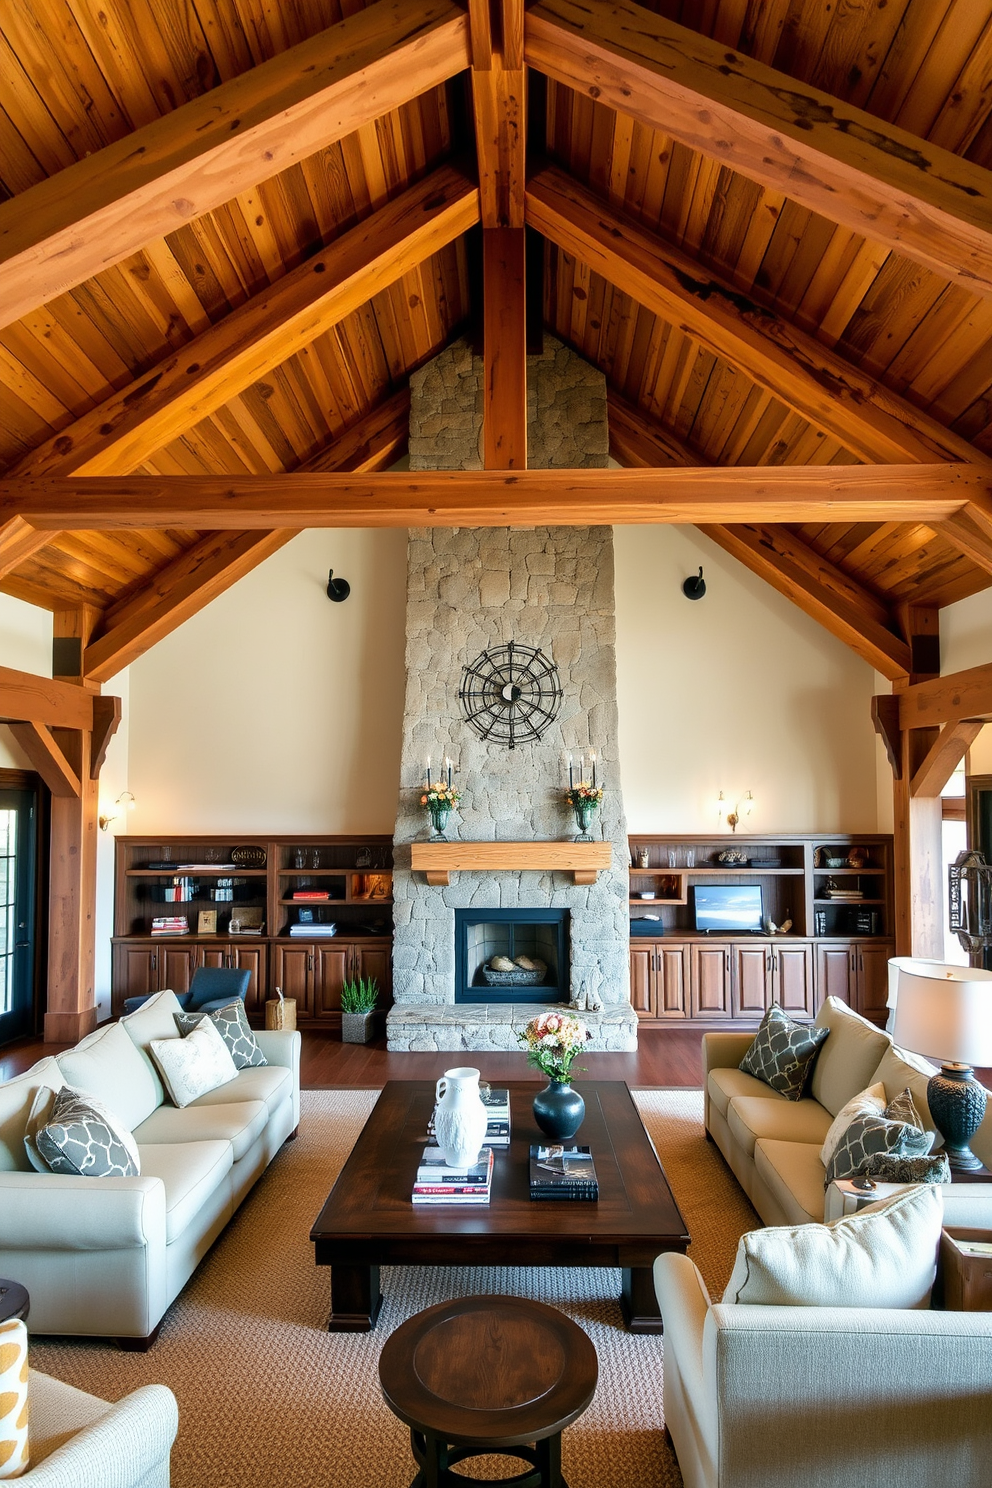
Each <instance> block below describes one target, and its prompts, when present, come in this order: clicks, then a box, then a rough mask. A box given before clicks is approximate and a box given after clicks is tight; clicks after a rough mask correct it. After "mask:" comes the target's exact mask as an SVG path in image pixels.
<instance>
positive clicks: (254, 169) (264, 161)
mask: <svg viewBox="0 0 992 1488" xmlns="http://www.w3.org/2000/svg"><path fill="white" fill-rule="evenodd" d="M468 62H469V52H468V20H467V17H466V16H465V14H464V12H463V11H461V10H460V9H459V8H458V7H457V6H456V5H455V4H454V3H452V0H379V3H378V4H375V5H371V6H369V7H368V8H367V9H364V10H359V11H358V12H357V13H356V14H354V15H351V16H348V17H347V19H345V20H343V21H340V22H339V23H338V24H337V25H335V26H330V27H328V29H327V30H326V31H322V32H321V33H320V34H319V35H317V36H313V37H310V38H309V39H308V40H306V41H303V42H300V43H299V45H297V46H294V47H291V48H289V50H287V51H285V52H282V53H280V55H279V56H276V57H273V58H271V59H270V60H269V61H268V62H263V63H262V64H261V65H260V66H258V67H255V68H252V69H251V70H250V71H249V72H246V73H243V74H242V75H241V76H240V77H236V78H233V79H231V81H230V82H227V83H223V84H221V85H220V87H218V88H214V89H213V90H211V91H210V92H208V93H205V94H204V95H203V96H202V97H200V98H196V99H193V100H192V101H191V102H190V103H186V104H183V105H182V106H181V107H180V108H177V109H175V110H174V111H173V112H172V113H170V114H166V115H165V116H164V117H163V118H161V119H156V120H155V121H154V122H152V123H150V124H146V125H145V126H144V127H143V128H142V129H138V130H136V131H135V132H134V133H132V134H129V135H127V136H126V137H125V138H124V139H122V140H118V141H117V142H116V143H115V144H112V145H108V146H107V147H106V148H105V149H103V150H100V151H98V152H97V153H96V154H94V155H91V156H89V157H88V158H87V159H85V160H81V161H79V162H78V163H77V164H75V165H71V166H68V167H67V168H66V169H65V170H62V171H60V172H58V173H57V174H56V175H54V176H51V177H50V178H49V179H48V180H45V181H41V182H39V183H38V185H36V186H32V187H31V188H30V189H29V190H27V191H24V192H22V193H21V194H20V195H18V196H17V197H16V198H15V199H13V200H11V201H9V202H6V203H4V204H3V205H0V263H2V264H3V265H4V268H3V276H4V295H3V302H2V309H0V324H2V325H9V324H11V322H13V321H16V320H18V319H20V317H21V316H23V315H26V314H27V313H28V312H29V311H30V310H33V309H34V308H35V307H36V306H38V305H41V304H43V303H45V302H46V301H47V300H50V299H52V298H53V297H54V296H55V295H58V294H61V293H63V292H64V291H65V290H67V289H71V288H72V287H73V286H74V285H76V284H81V283H82V282H83V280H85V279H89V278H91V277H92V276H93V275H94V274H98V273H99V272H100V271H101V270H102V269H105V268H108V267H109V266H110V265H111V264H114V263H119V262H120V261H121V259H123V258H126V257H127V255H128V254H130V253H134V252H135V251H137V249H139V248H141V247H142V246H143V245H144V244H145V243H148V242H150V241H152V240H153V239H155V238H160V237H163V236H164V235H165V234H166V233H170V232H173V231H174V230H175V229H176V228H178V227H181V226H182V225H183V224H184V223H186V222H189V221H190V220H191V219H193V218H195V217H199V216H202V215H203V214H204V213H205V212H210V211H212V210H213V209H214V208H215V207H218V206H220V205H221V204H222V203H223V202H226V201H230V200H231V198H232V197H234V196H236V195H237V194H238V193H239V192H241V191H243V190H245V189H247V188H248V187H251V186H256V185H258V183H259V182H260V181H266V180H268V179H269V178H270V177H272V176H274V175H277V174H278V173H279V172H280V171H284V170H286V169H287V167H288V166H290V165H292V164H294V163H295V162H296V161H299V160H303V159H305V158H306V157H307V156H309V155H313V154H314V153H315V152H316V151H317V150H320V149H322V148H324V147H325V146H327V145H329V144H332V143H333V142H334V141H335V140H339V139H341V138H343V137H344V136H345V135H347V134H351V133H353V132H354V131H355V130H357V129H359V128H361V127H362V126H363V125H365V124H369V123H371V122H372V121H374V120H375V119H377V118H380V117H381V116H382V115H383V114H386V113H388V112H390V111H391V110H393V109H396V108H399V107H400V106H401V105H402V104H404V103H407V102H408V101H409V100H410V99H412V98H416V97H417V96H418V94H420V93H424V92H426V91H427V90H428V89H430V88H433V87H435V86H436V85H437V84H439V83H443V82H445V81H446V80H447V79H448V78H450V77H453V76H454V75H455V74H456V73H458V72H461V71H462V70H463V69H464V68H466V67H467V66H468Z"/></svg>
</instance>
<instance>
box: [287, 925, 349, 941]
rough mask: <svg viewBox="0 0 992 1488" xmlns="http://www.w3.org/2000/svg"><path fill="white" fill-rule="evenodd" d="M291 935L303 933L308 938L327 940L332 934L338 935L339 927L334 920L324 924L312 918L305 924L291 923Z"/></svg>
mask: <svg viewBox="0 0 992 1488" xmlns="http://www.w3.org/2000/svg"><path fill="white" fill-rule="evenodd" d="M289 933H290V935H302V936H304V937H305V939H307V940H326V939H327V938H328V936H330V935H337V933H338V927H337V925H336V924H335V923H334V921H333V920H331V921H330V923H329V924H326V925H322V924H320V923H319V922H318V921H317V920H311V921H309V922H308V923H307V924H304V925H290V927H289Z"/></svg>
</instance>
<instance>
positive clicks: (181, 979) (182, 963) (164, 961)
mask: <svg viewBox="0 0 992 1488" xmlns="http://www.w3.org/2000/svg"><path fill="white" fill-rule="evenodd" d="M197 958H198V947H197V946H178V945H163V946H159V947H158V984H159V986H160V987H161V988H162V989H163V990H164V989H165V988H166V987H168V988H170V989H171V990H172V991H173V992H176V993H178V992H188V991H189V984H190V982H191V981H192V980H193V972H194V971H195V970H196V963H197Z"/></svg>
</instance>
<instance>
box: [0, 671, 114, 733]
mask: <svg viewBox="0 0 992 1488" xmlns="http://www.w3.org/2000/svg"><path fill="white" fill-rule="evenodd" d="M93 702H94V698H93V694H92V693H91V692H87V691H85V690H84V689H83V688H81V687H78V686H75V685H73V684H72V683H71V682H60V681H58V680H57V679H55V678H52V677H39V676H36V675H35V674H34V672H18V671H15V670H14V668H13V667H5V666H0V722H7V723H37V724H41V725H43V726H44V727H45V728H70V729H86V730H89V729H92V727H93Z"/></svg>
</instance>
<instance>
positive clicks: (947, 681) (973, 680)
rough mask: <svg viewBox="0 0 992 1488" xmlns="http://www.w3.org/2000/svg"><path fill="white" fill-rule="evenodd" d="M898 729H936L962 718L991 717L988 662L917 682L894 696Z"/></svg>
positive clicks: (991, 668)
mask: <svg viewBox="0 0 992 1488" xmlns="http://www.w3.org/2000/svg"><path fill="white" fill-rule="evenodd" d="M898 702H899V727H900V728H901V729H902V730H903V731H904V732H905V731H906V730H907V729H920V728H939V727H942V726H943V725H944V724H945V723H959V722H961V721H963V720H964V719H979V718H981V719H989V718H992V661H987V662H984V663H983V664H982V665H981V666H977V667H969V668H968V669H967V671H963V672H952V673H950V675H948V676H946V677H937V678H935V679H934V680H933V681H932V682H918V683H916V684H915V685H914V686H912V687H907V688H905V689H904V690H903V691H902V692H900V693H899V694H898Z"/></svg>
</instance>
